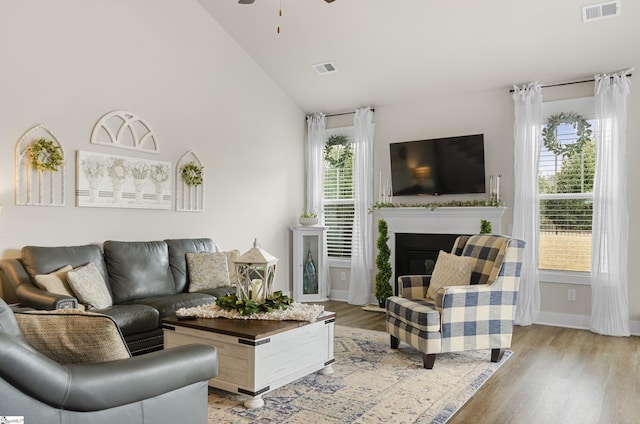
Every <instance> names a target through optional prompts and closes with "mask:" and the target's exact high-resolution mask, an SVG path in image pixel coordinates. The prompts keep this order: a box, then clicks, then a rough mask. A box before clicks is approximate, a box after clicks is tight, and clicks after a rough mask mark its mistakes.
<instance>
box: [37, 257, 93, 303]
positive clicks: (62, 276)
mask: <svg viewBox="0 0 640 424" xmlns="http://www.w3.org/2000/svg"><path fill="white" fill-rule="evenodd" d="M72 269H73V267H72V266H71V265H66V266H63V267H62V268H60V269H59V270H57V271H53V272H52V273H50V274H38V275H36V286H38V287H40V288H41V289H42V290H45V291H48V292H49V293H55V294H63V295H65V296H71V297H76V295H75V293H73V290H71V286H69V282H68V281H67V273H68V272H69V271H71V270H72ZM78 309H80V310H82V311H83V310H84V305H82V304H78Z"/></svg>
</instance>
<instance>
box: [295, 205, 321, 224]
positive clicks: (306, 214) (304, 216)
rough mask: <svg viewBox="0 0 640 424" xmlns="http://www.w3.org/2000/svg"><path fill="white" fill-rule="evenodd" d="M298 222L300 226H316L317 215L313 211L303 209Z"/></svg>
mask: <svg viewBox="0 0 640 424" xmlns="http://www.w3.org/2000/svg"><path fill="white" fill-rule="evenodd" d="M298 222H299V223H300V225H316V224H317V223H318V214H317V213H316V212H315V211H311V210H307V209H303V210H302V213H301V214H300V217H299V218H298Z"/></svg>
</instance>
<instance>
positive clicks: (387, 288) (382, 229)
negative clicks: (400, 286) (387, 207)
mask: <svg viewBox="0 0 640 424" xmlns="http://www.w3.org/2000/svg"><path fill="white" fill-rule="evenodd" d="M388 240H389V227H388V226H387V221H385V220H384V219H380V220H378V242H377V246H378V256H376V267H377V268H378V272H377V273H376V292H375V295H376V299H378V305H379V306H380V307H381V308H384V306H385V302H386V300H387V298H388V297H389V296H392V295H393V289H392V288H391V284H390V283H389V279H391V263H390V262H389V258H390V257H391V250H390V249H389V245H388V244H387V241H388Z"/></svg>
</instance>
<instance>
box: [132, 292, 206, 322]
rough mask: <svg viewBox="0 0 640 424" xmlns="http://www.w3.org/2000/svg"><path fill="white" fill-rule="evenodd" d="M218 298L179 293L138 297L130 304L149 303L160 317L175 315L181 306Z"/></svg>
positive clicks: (203, 302)
mask: <svg viewBox="0 0 640 424" xmlns="http://www.w3.org/2000/svg"><path fill="white" fill-rule="evenodd" d="M215 301H216V298H215V297H213V296H211V295H208V294H205V293H178V294H174V295H173V296H162V297H150V298H146V299H137V300H134V301H131V303H128V304H136V305H148V306H151V307H153V308H155V309H157V310H158V312H159V313H160V318H166V317H171V316H175V314H176V311H177V310H178V309H180V308H191V307H194V306H200V305H207V304H210V303H214V302H215Z"/></svg>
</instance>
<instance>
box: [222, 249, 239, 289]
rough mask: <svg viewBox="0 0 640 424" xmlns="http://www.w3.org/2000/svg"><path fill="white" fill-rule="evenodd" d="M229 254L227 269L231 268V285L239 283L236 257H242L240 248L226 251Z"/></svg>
mask: <svg viewBox="0 0 640 424" xmlns="http://www.w3.org/2000/svg"><path fill="white" fill-rule="evenodd" d="M224 253H225V254H226V255H227V269H229V281H230V282H231V285H234V284H238V275H237V274H236V259H238V258H239V257H240V251H239V250H238V249H235V250H228V251H226V252H224Z"/></svg>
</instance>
